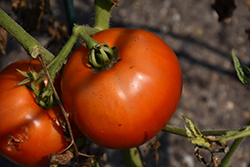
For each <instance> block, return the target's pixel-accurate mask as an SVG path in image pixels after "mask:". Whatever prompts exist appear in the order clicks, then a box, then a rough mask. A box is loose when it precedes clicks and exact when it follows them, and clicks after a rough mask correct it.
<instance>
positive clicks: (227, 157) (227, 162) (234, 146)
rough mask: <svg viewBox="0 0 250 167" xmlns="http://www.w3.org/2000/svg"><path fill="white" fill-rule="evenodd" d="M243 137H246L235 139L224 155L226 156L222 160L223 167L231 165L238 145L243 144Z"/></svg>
mask: <svg viewBox="0 0 250 167" xmlns="http://www.w3.org/2000/svg"><path fill="white" fill-rule="evenodd" d="M243 139H244V137H242V138H238V139H236V140H234V142H233V143H232V145H231V147H230V149H229V151H228V152H227V154H226V155H225V156H224V158H223V159H222V161H221V167H230V161H231V158H232V157H233V154H234V152H235V151H236V150H237V148H238V146H239V145H240V144H241V142H242V141H243Z"/></svg>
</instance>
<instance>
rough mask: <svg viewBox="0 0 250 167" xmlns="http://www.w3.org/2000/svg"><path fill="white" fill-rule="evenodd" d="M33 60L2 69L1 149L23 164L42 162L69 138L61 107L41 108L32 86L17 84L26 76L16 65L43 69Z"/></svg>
mask: <svg viewBox="0 0 250 167" xmlns="http://www.w3.org/2000/svg"><path fill="white" fill-rule="evenodd" d="M29 63H30V60H24V61H19V62H16V63H13V64H11V65H9V66H8V67H6V68H5V69H4V70H3V71H1V72H0V92H1V93H0V118H1V121H0V153H1V154H2V155H3V156H4V157H6V158H7V159H9V160H11V161H13V162H15V163H17V164H19V165H29V166H41V165H46V164H48V160H47V157H49V156H50V153H52V152H54V153H57V152H59V151H61V150H63V149H64V148H66V147H67V146H68V144H69V142H68V141H66V140H65V138H64V136H63V129H62V127H61V126H60V124H59V115H58V113H59V112H60V108H59V107H58V106H55V107H54V108H53V109H51V110H44V109H42V108H40V107H39V106H38V105H37V104H36V103H35V101H34V94H33V93H32V92H31V91H30V90H28V89H27V88H25V87H24V86H17V85H16V84H17V83H18V82H20V81H22V80H23V79H24V78H25V77H24V76H22V75H21V74H19V72H17V70H16V69H20V70H23V71H26V72H27V71H28V68H30V69H31V70H35V71H37V72H39V71H40V70H41V66H40V63H39V61H35V60H32V61H31V63H30V65H29ZM29 66H30V67H29ZM56 114H57V115H56Z"/></svg>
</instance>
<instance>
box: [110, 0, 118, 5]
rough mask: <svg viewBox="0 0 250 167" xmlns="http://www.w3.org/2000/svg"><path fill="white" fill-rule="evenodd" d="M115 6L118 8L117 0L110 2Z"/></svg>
mask: <svg viewBox="0 0 250 167" xmlns="http://www.w3.org/2000/svg"><path fill="white" fill-rule="evenodd" d="M111 1H112V2H113V4H114V5H115V6H119V0H111Z"/></svg>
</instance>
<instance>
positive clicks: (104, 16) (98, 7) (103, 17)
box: [94, 0, 114, 31]
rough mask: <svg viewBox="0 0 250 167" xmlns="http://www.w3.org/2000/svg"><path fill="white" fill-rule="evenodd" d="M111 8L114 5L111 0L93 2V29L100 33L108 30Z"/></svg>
mask: <svg viewBox="0 0 250 167" xmlns="http://www.w3.org/2000/svg"><path fill="white" fill-rule="evenodd" d="M113 6H114V4H113V2H112V1H111V0H95V23H94V28H95V29H97V30H99V31H101V30H105V29H108V28H109V22H110V14H111V9H112V8H113Z"/></svg>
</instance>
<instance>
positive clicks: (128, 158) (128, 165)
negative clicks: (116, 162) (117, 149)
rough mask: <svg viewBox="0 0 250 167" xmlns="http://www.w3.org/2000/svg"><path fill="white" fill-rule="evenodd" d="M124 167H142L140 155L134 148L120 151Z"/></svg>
mask: <svg viewBox="0 0 250 167" xmlns="http://www.w3.org/2000/svg"><path fill="white" fill-rule="evenodd" d="M122 156H123V160H124V164H125V167H143V163H142V161H141V157H140V154H139V153H138V151H137V149H136V148H131V149H125V150H122Z"/></svg>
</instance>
